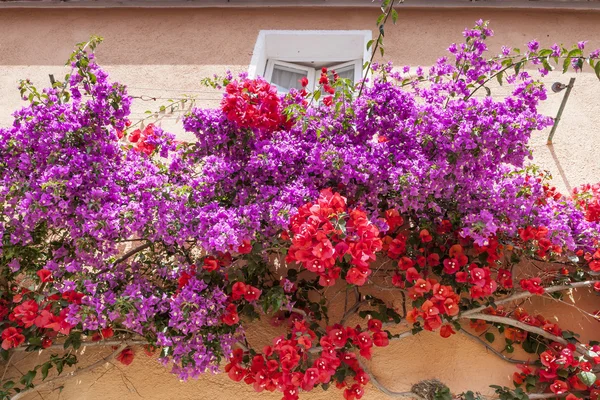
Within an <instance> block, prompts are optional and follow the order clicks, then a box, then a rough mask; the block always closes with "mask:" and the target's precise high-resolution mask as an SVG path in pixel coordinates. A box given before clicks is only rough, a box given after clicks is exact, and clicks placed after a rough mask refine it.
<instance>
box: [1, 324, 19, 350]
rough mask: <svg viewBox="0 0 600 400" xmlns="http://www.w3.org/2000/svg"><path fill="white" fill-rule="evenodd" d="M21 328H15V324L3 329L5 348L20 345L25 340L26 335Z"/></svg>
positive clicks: (3, 344)
mask: <svg viewBox="0 0 600 400" xmlns="http://www.w3.org/2000/svg"><path fill="white" fill-rule="evenodd" d="M21 331H22V329H21V328H15V327H14V326H11V327H8V328H6V329H5V330H3V331H2V348H3V349H4V350H8V349H12V348H13V347H18V346H19V345H21V343H23V342H24V341H25V336H23V335H22V334H21Z"/></svg>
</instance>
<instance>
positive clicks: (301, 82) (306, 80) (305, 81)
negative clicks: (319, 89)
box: [300, 76, 308, 88]
mask: <svg viewBox="0 0 600 400" xmlns="http://www.w3.org/2000/svg"><path fill="white" fill-rule="evenodd" d="M300 84H301V85H302V87H303V88H305V87H307V86H308V78H307V77H305V76H304V77H302V79H300Z"/></svg>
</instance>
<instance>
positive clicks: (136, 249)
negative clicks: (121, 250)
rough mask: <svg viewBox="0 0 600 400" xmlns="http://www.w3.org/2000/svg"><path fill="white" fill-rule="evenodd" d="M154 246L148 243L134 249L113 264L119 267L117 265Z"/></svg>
mask: <svg viewBox="0 0 600 400" xmlns="http://www.w3.org/2000/svg"><path fill="white" fill-rule="evenodd" d="M152 244H153V243H152V242H148V243H145V244H143V245H141V246H138V247H136V248H135V249H132V250H130V251H128V252H127V253H125V254H123V255H122V256H121V257H120V258H118V259H117V260H116V261H115V262H114V263H113V265H117V264H120V263H122V262H123V261H125V260H127V259H128V258H129V257H131V256H133V255H135V254H137V253H139V252H140V251H143V250H146V249H147V248H148V247H150V246H152Z"/></svg>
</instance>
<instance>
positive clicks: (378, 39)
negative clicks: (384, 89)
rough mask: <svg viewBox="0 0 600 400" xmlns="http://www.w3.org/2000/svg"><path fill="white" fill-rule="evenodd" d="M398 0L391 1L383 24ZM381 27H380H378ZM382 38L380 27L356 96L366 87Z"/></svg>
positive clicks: (383, 23)
mask: <svg viewBox="0 0 600 400" xmlns="http://www.w3.org/2000/svg"><path fill="white" fill-rule="evenodd" d="M395 1H396V0H392V1H391V2H390V5H389V7H388V9H387V12H386V14H385V18H384V19H383V22H382V24H381V25H383V26H385V23H386V22H387V20H388V18H389V16H390V14H391V13H392V9H393V7H394V2H395ZM378 28H379V27H378ZM381 38H383V30H382V29H379V35H378V36H377V39H376V40H375V42H373V43H375V44H374V46H373V51H372V52H371V58H370V59H369V63H368V64H367V68H365V76H364V77H363V81H362V83H361V84H360V89H359V90H358V96H357V97H356V98H357V99H358V98H360V95H361V94H362V91H363V88H364V87H365V80H366V79H367V76H368V75H369V70H370V69H371V65H372V64H373V60H374V59H375V54H376V53H377V48H378V47H379V42H380V41H381Z"/></svg>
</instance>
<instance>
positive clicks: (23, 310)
mask: <svg viewBox="0 0 600 400" xmlns="http://www.w3.org/2000/svg"><path fill="white" fill-rule="evenodd" d="M38 309H39V307H38V304H37V303H36V302H35V300H26V301H24V302H23V303H21V304H19V305H18V306H16V307H15V309H14V310H13V312H12V314H11V315H10V316H9V319H10V320H11V321H15V322H17V323H18V324H20V325H24V326H25V328H29V327H30V326H32V325H33V324H34V323H35V319H36V317H37V314H38Z"/></svg>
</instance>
